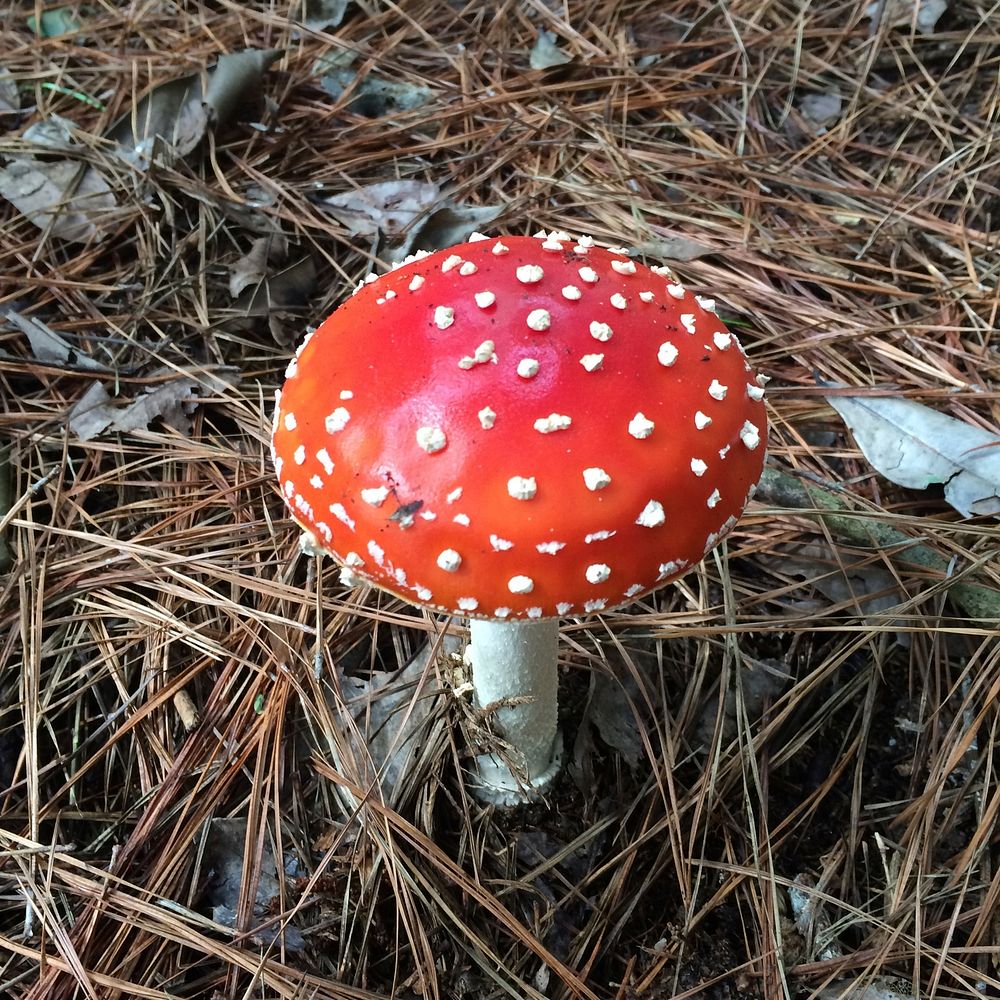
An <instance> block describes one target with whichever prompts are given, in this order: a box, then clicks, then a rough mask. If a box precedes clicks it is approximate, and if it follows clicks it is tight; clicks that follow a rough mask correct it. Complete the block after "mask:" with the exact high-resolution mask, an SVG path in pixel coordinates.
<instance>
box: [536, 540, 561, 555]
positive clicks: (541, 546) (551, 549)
mask: <svg viewBox="0 0 1000 1000" xmlns="http://www.w3.org/2000/svg"><path fill="white" fill-rule="evenodd" d="M535 548H536V549H537V550H538V551H539V552H541V553H542V555H544V556H554V555H555V554H556V553H557V552H558V551H559V550H560V549H564V548H566V543H565V542H539V543H538V544H537V545H536V546H535Z"/></svg>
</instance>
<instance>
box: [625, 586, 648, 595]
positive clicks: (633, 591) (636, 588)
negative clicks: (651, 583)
mask: <svg viewBox="0 0 1000 1000" xmlns="http://www.w3.org/2000/svg"><path fill="white" fill-rule="evenodd" d="M645 589H646V588H645V587H644V586H643V585H642V584H641V583H633V584H632V586H631V587H629V588H628V590H626V591H625V596H626V597H635V596H637V595H638V594H641V593H642V592H643V591H644V590H645Z"/></svg>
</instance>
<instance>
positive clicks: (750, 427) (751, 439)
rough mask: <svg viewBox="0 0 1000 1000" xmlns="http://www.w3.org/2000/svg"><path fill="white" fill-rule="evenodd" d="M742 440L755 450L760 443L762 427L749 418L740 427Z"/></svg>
mask: <svg viewBox="0 0 1000 1000" xmlns="http://www.w3.org/2000/svg"><path fill="white" fill-rule="evenodd" d="M740 440H741V441H742V442H743V443H744V444H745V445H746V446H747V447H748V448H749V449H750V450H751V451H753V450H754V448H756V447H757V445H759V444H760V428H759V427H758V426H757V425H756V424H752V423H751V422H750V421H749V420H747V421H746V422H745V423H744V424H743V426H742V427H741V428H740Z"/></svg>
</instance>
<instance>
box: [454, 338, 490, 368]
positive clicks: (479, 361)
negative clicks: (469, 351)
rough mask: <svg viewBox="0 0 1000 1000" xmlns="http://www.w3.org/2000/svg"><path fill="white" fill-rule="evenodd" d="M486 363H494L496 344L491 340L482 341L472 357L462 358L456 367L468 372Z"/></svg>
mask: <svg viewBox="0 0 1000 1000" xmlns="http://www.w3.org/2000/svg"><path fill="white" fill-rule="evenodd" d="M488 361H493V362H494V363H496V344H494V343H493V341H492V340H484V341H483V342H482V343H481V344H480V345H479V346H478V347H477V348H476V350H475V352H474V353H473V355H472V357H464V358H462V359H461V360H460V361H459V362H458V367H459V368H464V369H465V370H466V371H468V369H470V368H474V367H475V366H476V365H485V364H486V363H487V362H488Z"/></svg>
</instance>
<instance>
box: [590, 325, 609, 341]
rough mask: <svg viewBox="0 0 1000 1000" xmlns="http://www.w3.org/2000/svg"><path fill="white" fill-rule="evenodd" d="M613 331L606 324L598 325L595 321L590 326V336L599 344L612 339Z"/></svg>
mask: <svg viewBox="0 0 1000 1000" xmlns="http://www.w3.org/2000/svg"><path fill="white" fill-rule="evenodd" d="M613 333H614V331H613V330H612V329H611V327H610V326H608V324H607V323H599V322H598V321H597V320H596V319H595V320H594V321H593V322H592V323H591V324H590V335H591V337H593V338H594V340H599V341H601V343H602V344H603V343H606V342H607V341H609V340H610V339H611V337H612V334H613Z"/></svg>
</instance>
